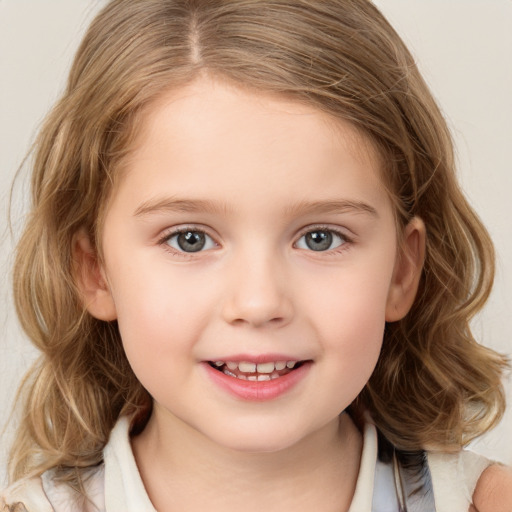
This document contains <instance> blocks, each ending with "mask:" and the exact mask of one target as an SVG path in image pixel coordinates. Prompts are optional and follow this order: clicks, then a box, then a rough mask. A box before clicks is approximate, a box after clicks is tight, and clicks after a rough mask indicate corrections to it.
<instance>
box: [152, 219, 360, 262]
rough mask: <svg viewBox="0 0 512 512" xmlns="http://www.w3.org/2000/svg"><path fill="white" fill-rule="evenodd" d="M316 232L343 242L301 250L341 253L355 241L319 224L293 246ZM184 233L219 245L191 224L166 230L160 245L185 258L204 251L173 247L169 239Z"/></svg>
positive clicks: (305, 230)
mask: <svg viewBox="0 0 512 512" xmlns="http://www.w3.org/2000/svg"><path fill="white" fill-rule="evenodd" d="M314 232H327V233H331V234H333V235H334V236H337V237H339V238H340V239H341V240H342V243H341V244H340V245H339V246H337V247H335V248H334V249H327V250H325V251H315V250H314V249H309V250H308V249H301V250H305V251H308V252H312V253H315V252H318V253H326V254H339V253H341V252H344V251H346V250H347V249H348V248H349V247H350V245H351V244H352V243H353V239H352V237H349V236H347V234H346V233H344V232H342V231H341V230H338V229H334V228H332V227H329V226H322V225H318V226H308V227H307V228H306V229H304V230H303V231H302V232H301V233H300V235H299V236H298V237H297V240H296V242H294V244H293V246H294V247H295V248H298V247H297V244H298V243H299V241H300V240H301V239H302V238H303V237H305V236H306V235H308V234H309V233H314ZM184 233H197V234H200V235H204V236H206V237H208V238H209V239H210V240H211V241H212V242H213V243H214V244H215V245H216V246H218V244H217V242H215V240H214V238H213V237H212V236H211V235H209V234H208V233H207V232H206V231H205V230H204V229H201V228H197V227H191V226H188V227H184V228H178V229H175V230H172V231H170V232H166V233H165V234H164V235H163V236H162V237H161V238H160V239H159V240H158V245H161V246H163V247H164V249H165V250H167V251H169V252H171V253H172V254H174V255H179V256H181V257H185V258H187V257H188V258H190V257H192V256H193V255H194V254H196V252H198V253H199V252H204V251H203V250H202V249H200V250H198V251H196V252H193V251H191V252H187V251H183V250H180V249H176V248H174V247H171V246H170V245H169V241H170V240H171V239H172V238H174V237H177V236H179V235H181V234H184ZM299 249H300V248H299Z"/></svg>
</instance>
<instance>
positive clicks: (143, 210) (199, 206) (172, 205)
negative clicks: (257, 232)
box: [133, 197, 228, 217]
mask: <svg viewBox="0 0 512 512" xmlns="http://www.w3.org/2000/svg"><path fill="white" fill-rule="evenodd" d="M227 210H228V207H227V206H226V205H225V204H224V203H221V204H219V203H216V202H214V201H209V200H203V199H194V200H192V199H177V198H172V197H171V198H163V199H154V200H149V201H144V202H143V203H142V204H141V205H140V206H139V207H138V208H137V209H136V210H135V213H134V214H133V215H134V217H144V216H146V215H150V214H158V213H197V212H201V213H224V212H226V211H227Z"/></svg>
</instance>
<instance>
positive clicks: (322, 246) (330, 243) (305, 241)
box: [296, 229, 346, 252]
mask: <svg viewBox="0 0 512 512" xmlns="http://www.w3.org/2000/svg"><path fill="white" fill-rule="evenodd" d="M345 242H346V240H345V239H344V238H343V236H341V235H340V234H338V233H336V232H335V231H331V230H329V229H315V230H313V231H309V232H308V233H306V234H305V235H303V236H301V237H300V238H299V241H298V242H297V244H296V246H297V248H298V249H307V250H311V251H317V252H320V251H329V250H332V249H336V248H337V247H340V246H341V245H343V244H344V243H345Z"/></svg>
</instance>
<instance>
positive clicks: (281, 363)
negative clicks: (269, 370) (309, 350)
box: [276, 361, 286, 371]
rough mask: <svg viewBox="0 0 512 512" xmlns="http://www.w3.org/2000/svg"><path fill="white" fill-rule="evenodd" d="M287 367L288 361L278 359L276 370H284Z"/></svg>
mask: <svg viewBox="0 0 512 512" xmlns="http://www.w3.org/2000/svg"><path fill="white" fill-rule="evenodd" d="M285 368H286V361H277V362H276V370H277V371H279V370H284V369H285Z"/></svg>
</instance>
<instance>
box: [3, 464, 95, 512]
mask: <svg viewBox="0 0 512 512" xmlns="http://www.w3.org/2000/svg"><path fill="white" fill-rule="evenodd" d="M79 473H80V475H79V483H78V484H77V485H78V487H76V486H73V485H70V484H67V483H66V482H64V481H62V480H61V479H59V478H56V471H55V470H54V469H49V470H48V471H46V472H44V473H43V474H42V475H41V476H36V477H32V478H24V479H22V480H19V481H17V482H15V483H14V484H13V485H11V486H10V487H8V488H7V489H6V490H5V491H3V492H1V493H0V512H84V511H85V512H89V511H93V510H94V511H95V512H101V511H104V510H105V508H104V467H103V464H101V465H99V466H95V467H91V468H84V469H81V470H79Z"/></svg>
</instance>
